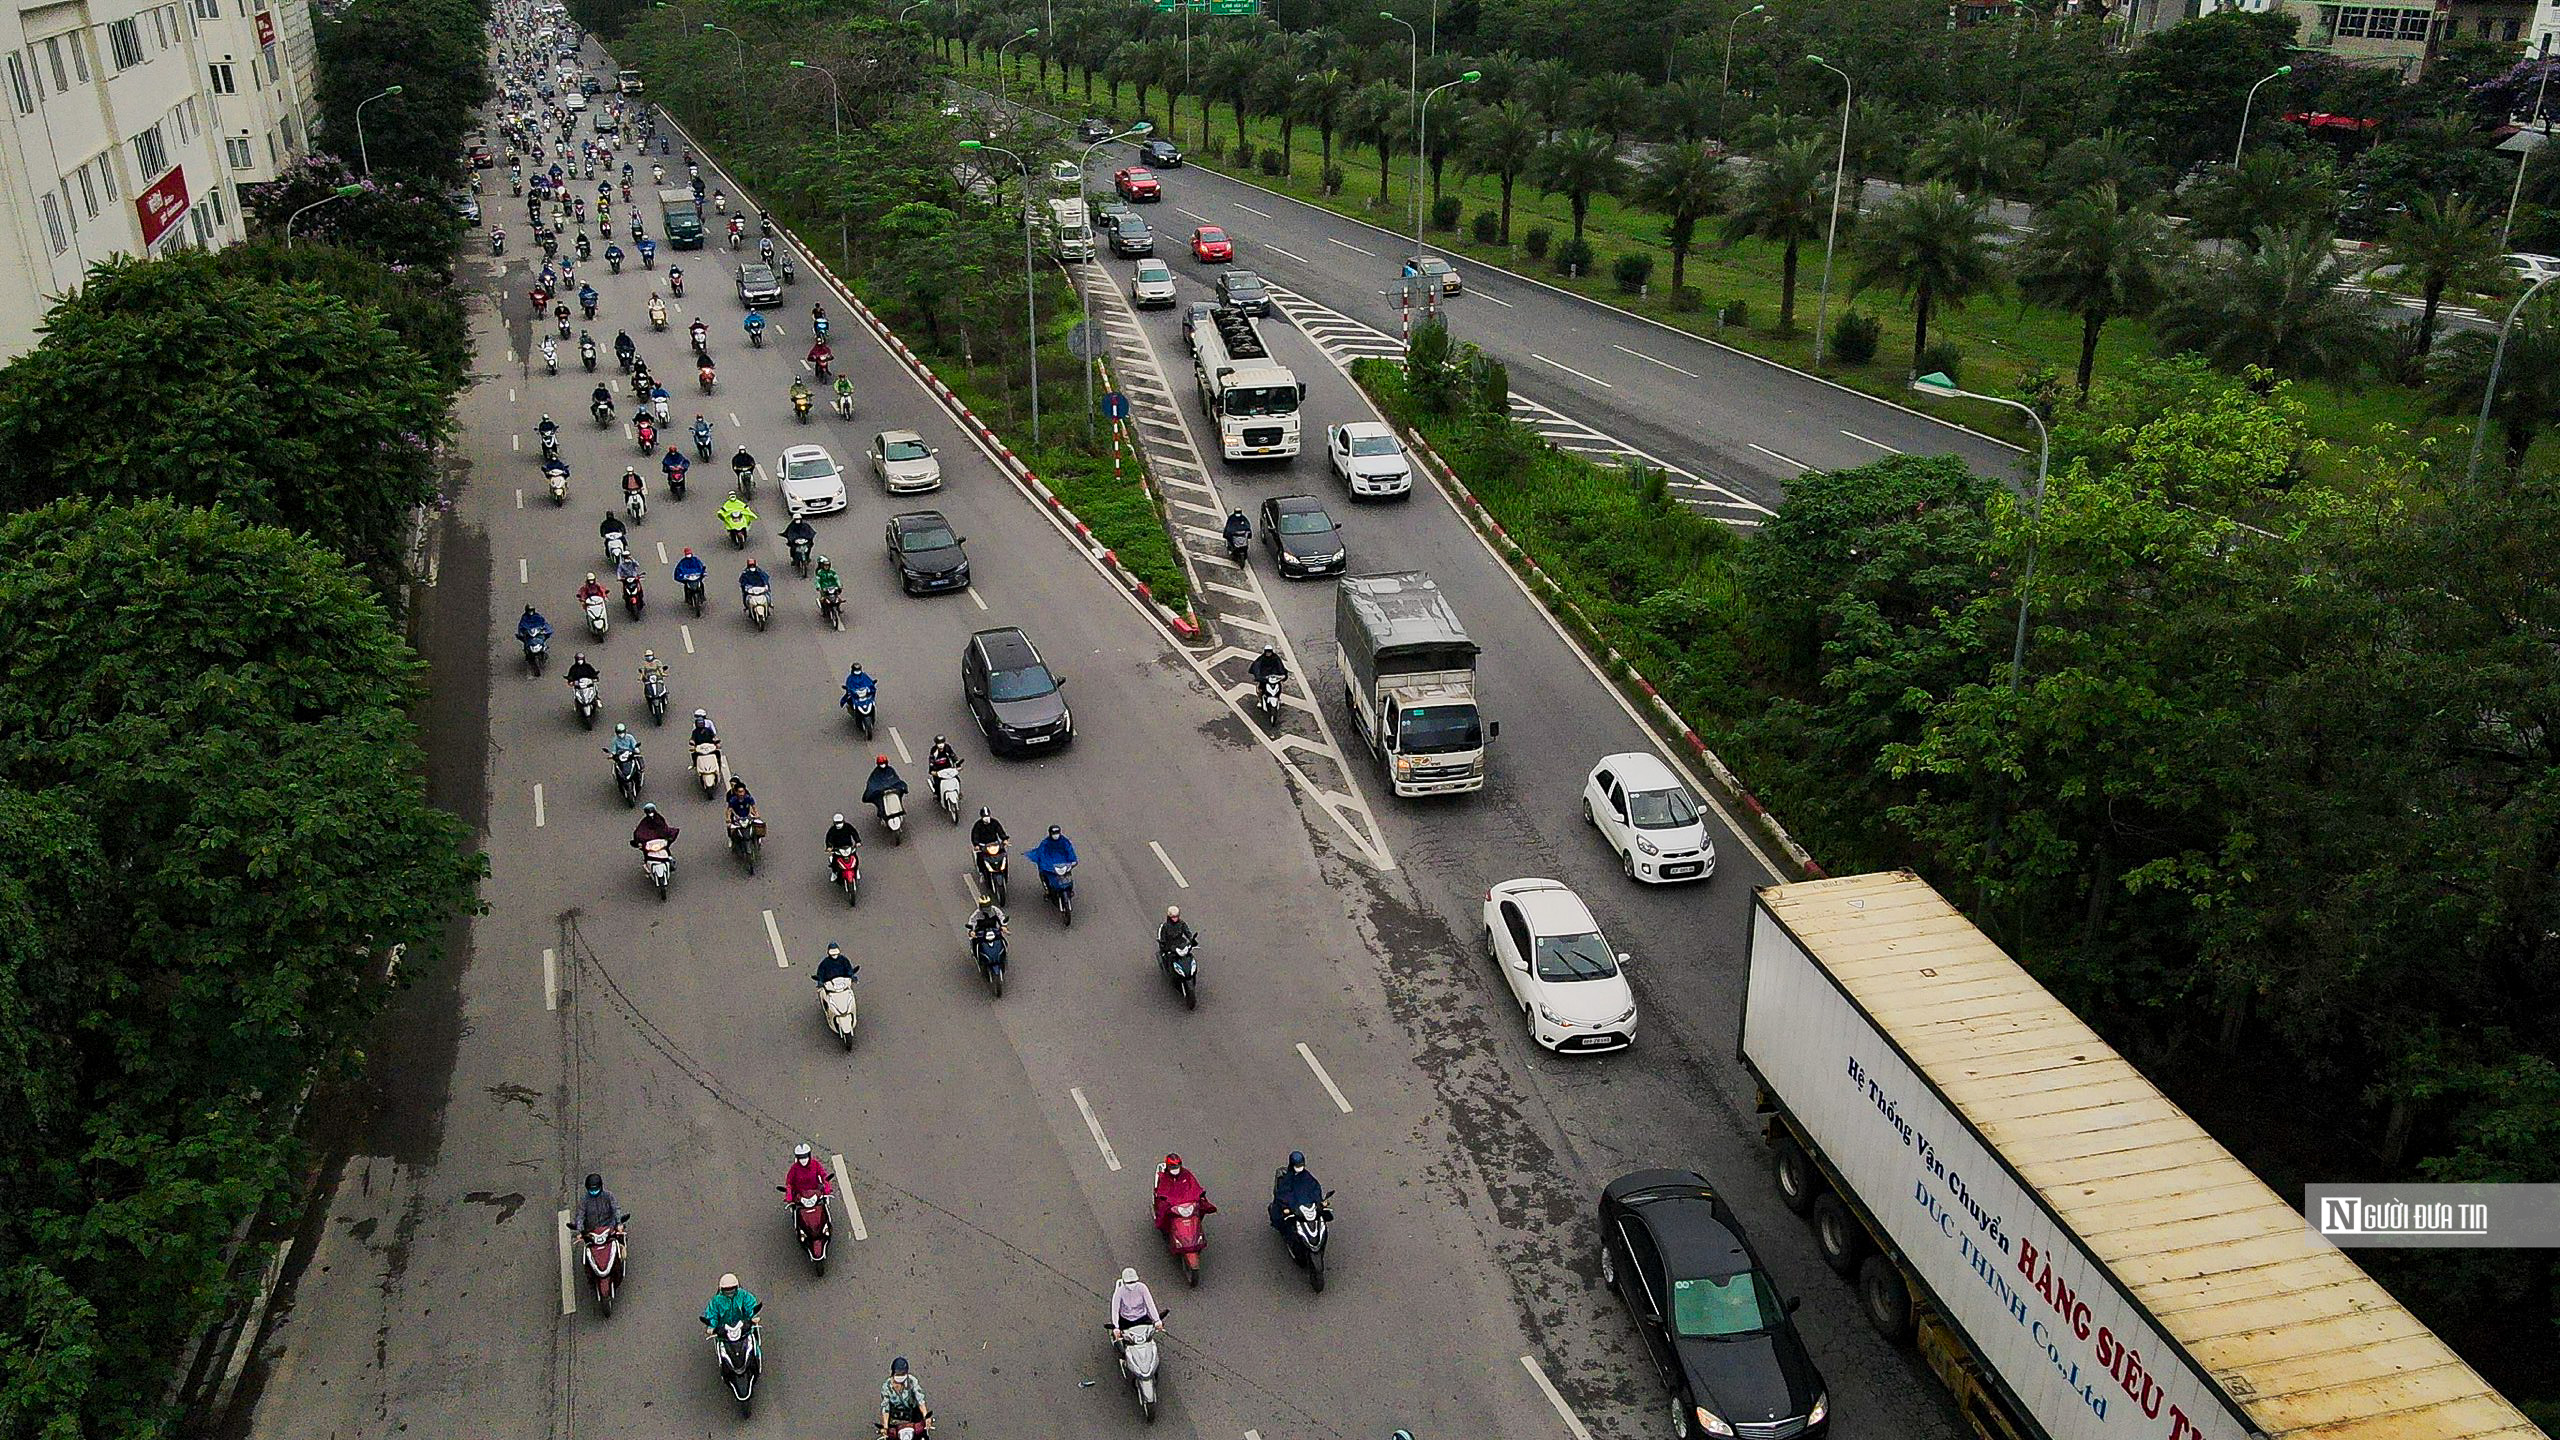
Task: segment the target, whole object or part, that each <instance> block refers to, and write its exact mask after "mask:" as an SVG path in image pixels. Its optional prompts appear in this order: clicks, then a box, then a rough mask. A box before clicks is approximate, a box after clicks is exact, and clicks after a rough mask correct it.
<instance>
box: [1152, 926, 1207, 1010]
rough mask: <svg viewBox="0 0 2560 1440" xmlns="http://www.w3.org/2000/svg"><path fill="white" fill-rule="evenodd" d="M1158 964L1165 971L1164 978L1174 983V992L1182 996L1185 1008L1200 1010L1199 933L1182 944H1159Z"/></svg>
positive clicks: (1194, 932)
mask: <svg viewBox="0 0 2560 1440" xmlns="http://www.w3.org/2000/svg"><path fill="white" fill-rule="evenodd" d="M1156 964H1157V965H1158V966H1159V967H1160V968H1162V969H1163V971H1164V978H1165V979H1167V980H1169V981H1172V982H1173V988H1174V990H1175V991H1176V992H1177V993H1179V994H1180V995H1181V996H1182V1004H1183V1008H1185V1009H1189V1010H1197V1009H1199V1008H1200V934H1199V932H1198V931H1196V930H1195V931H1193V932H1192V934H1191V938H1190V939H1188V940H1185V941H1183V942H1181V943H1180V944H1176V945H1165V944H1161V943H1160V944H1158V945H1157V946H1156Z"/></svg>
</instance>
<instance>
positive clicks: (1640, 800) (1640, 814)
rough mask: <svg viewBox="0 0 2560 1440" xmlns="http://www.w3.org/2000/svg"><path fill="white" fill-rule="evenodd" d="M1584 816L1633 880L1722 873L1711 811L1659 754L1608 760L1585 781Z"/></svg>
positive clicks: (1602, 760) (1606, 757)
mask: <svg viewBox="0 0 2560 1440" xmlns="http://www.w3.org/2000/svg"><path fill="white" fill-rule="evenodd" d="M1582 818H1583V819H1585V820H1588V821H1590V822H1591V827H1592V828H1593V829H1595V830H1597V831H1599V832H1600V838H1601V839H1603V840H1606V841H1608V842H1609V848H1610V849H1612V850H1615V851H1617V852H1618V868H1619V869H1621V870H1624V871H1625V872H1627V878H1628V879H1630V880H1641V881H1643V882H1644V883H1646V884H1648V885H1659V884H1662V883H1663V882H1665V881H1670V880H1704V879H1706V878H1707V877H1708V876H1710V875H1713V874H1714V873H1716V846H1715V842H1714V841H1713V840H1710V839H1708V838H1707V820H1706V814H1705V809H1704V807H1703V806H1701V805H1699V804H1698V797H1696V796H1694V795H1692V794H1690V793H1689V787H1688V786H1686V785H1683V784H1681V783H1680V777H1679V776H1677V775H1674V774H1672V773H1671V767H1670V766H1668V765H1666V764H1664V763H1663V762H1662V757H1660V756H1658V755H1652V754H1648V753H1646V752H1644V751H1629V752H1627V753H1626V754H1623V755H1604V756H1602V757H1601V758H1600V763H1599V764H1597V765H1594V766H1592V767H1591V775H1590V778H1589V779H1586V780H1584V781H1583V782H1582Z"/></svg>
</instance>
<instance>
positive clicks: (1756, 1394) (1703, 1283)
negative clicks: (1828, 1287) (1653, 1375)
mask: <svg viewBox="0 0 2560 1440" xmlns="http://www.w3.org/2000/svg"><path fill="white" fill-rule="evenodd" d="M1600 1278H1601V1280H1602V1281H1604V1282H1605V1283H1606V1284H1608V1285H1609V1287H1610V1288H1612V1289H1614V1290H1616V1291H1617V1292H1618V1294H1619V1296H1620V1298H1622V1299H1624V1300H1625V1301H1626V1302H1627V1308H1628V1309H1629V1310H1630V1311H1632V1312H1633V1313H1634V1315H1635V1322H1636V1329H1637V1331H1638V1332H1640V1333H1641V1334H1642V1335H1643V1336H1644V1344H1645V1350H1646V1353H1648V1354H1650V1355H1651V1356H1652V1357H1653V1363H1654V1367H1655V1368H1656V1369H1657V1370H1659V1371H1660V1372H1661V1374H1662V1382H1663V1384H1664V1385H1666V1386H1668V1387H1670V1390H1671V1399H1672V1405H1673V1410H1674V1419H1673V1426H1674V1429H1675V1431H1676V1433H1677V1434H1678V1435H1679V1436H1681V1437H1682V1440H1692V1437H1696V1436H1700V1435H1738V1436H1742V1437H1746V1440H1795V1437H1799V1436H1809V1437H1818V1436H1820V1435H1822V1434H1823V1433H1824V1432H1825V1431H1826V1430H1828V1429H1829V1428H1830V1425H1831V1399H1830V1396H1829V1395H1827V1394H1826V1393H1824V1390H1823V1385H1822V1374H1821V1372H1820V1371H1817V1370H1816V1369H1814V1368H1813V1360H1812V1357H1810V1356H1808V1355H1806V1354H1805V1350H1804V1341H1803V1340H1802V1339H1801V1338H1799V1337H1798V1336H1797V1334H1796V1326H1795V1321H1793V1320H1791V1319H1789V1318H1788V1317H1789V1316H1790V1315H1792V1314H1793V1313H1794V1311H1795V1308H1796V1305H1797V1303H1798V1302H1796V1301H1794V1300H1784V1301H1782V1300H1780V1299H1779V1298H1778V1289H1777V1286H1776V1285H1775V1284H1773V1283H1772V1282H1771V1281H1770V1279H1769V1276H1768V1274H1767V1273H1766V1272H1765V1271H1763V1270H1762V1269H1761V1268H1760V1257H1759V1256H1758V1255H1756V1254H1754V1253H1753V1252H1752V1249H1751V1242H1750V1241H1748V1240H1746V1239H1744V1238H1743V1235H1742V1223H1741V1222H1740V1221H1739V1220H1737V1219H1735V1218H1734V1214H1733V1211H1732V1210H1731V1209H1730V1208H1728V1207H1727V1206H1726V1205H1725V1203H1724V1201H1723V1199H1722V1198H1720V1197H1719V1196H1718V1195H1717V1194H1716V1192H1715V1187H1714V1186H1712V1185H1709V1184H1708V1183H1707V1182H1706V1179H1705V1177H1703V1176H1700V1175H1697V1174H1694V1173H1692V1172H1690V1171H1687V1170H1638V1171H1636V1172H1635V1173H1634V1174H1632V1175H1622V1176H1620V1177H1619V1178H1617V1179H1615V1180H1612V1181H1610V1182H1609V1185H1608V1188H1607V1189H1605V1190H1602V1191H1601V1192H1600Z"/></svg>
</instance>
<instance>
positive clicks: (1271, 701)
mask: <svg viewBox="0 0 2560 1440" xmlns="http://www.w3.org/2000/svg"><path fill="white" fill-rule="evenodd" d="M1280 685H1281V680H1280V677H1279V676H1277V675H1265V676H1263V677H1262V693H1261V695H1260V696H1259V697H1258V698H1257V699H1256V700H1255V702H1254V703H1255V705H1256V706H1257V707H1258V708H1259V709H1260V710H1261V711H1262V718H1263V719H1265V720H1267V721H1271V722H1273V723H1275V724H1276V723H1278V721H1279V719H1280Z"/></svg>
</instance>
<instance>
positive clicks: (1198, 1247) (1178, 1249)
mask: <svg viewBox="0 0 2560 1440" xmlns="http://www.w3.org/2000/svg"><path fill="white" fill-rule="evenodd" d="M1205 1203H1206V1202H1204V1201H1199V1200H1186V1201H1184V1202H1182V1203H1181V1204H1179V1205H1176V1206H1174V1207H1173V1213H1172V1214H1171V1215H1170V1216H1168V1217H1166V1220H1165V1226H1164V1245H1165V1248H1166V1249H1167V1250H1169V1251H1171V1252H1173V1258H1174V1259H1175V1260H1176V1261H1178V1262H1180V1263H1181V1265H1182V1278H1183V1280H1184V1281H1185V1282H1187V1283H1188V1284H1190V1285H1193V1286H1195V1287H1196V1286H1198V1285H1199V1283H1200V1252H1201V1251H1202V1250H1204V1249H1207V1248H1208V1245H1209V1236H1208V1232H1207V1231H1206V1230H1205V1229H1203V1228H1202V1223H1201V1222H1203V1221H1205V1220H1206V1219H1208V1217H1207V1216H1206V1215H1204V1214H1202V1213H1201V1207H1202V1206H1203V1205H1204V1204H1205Z"/></svg>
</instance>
